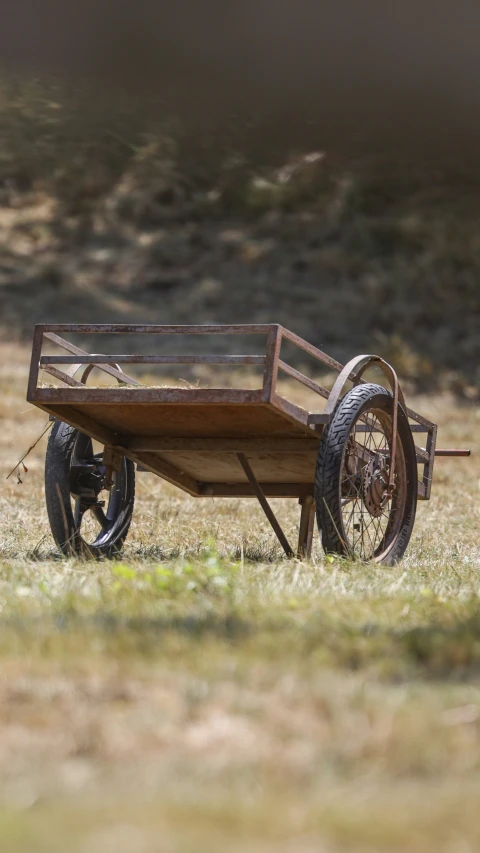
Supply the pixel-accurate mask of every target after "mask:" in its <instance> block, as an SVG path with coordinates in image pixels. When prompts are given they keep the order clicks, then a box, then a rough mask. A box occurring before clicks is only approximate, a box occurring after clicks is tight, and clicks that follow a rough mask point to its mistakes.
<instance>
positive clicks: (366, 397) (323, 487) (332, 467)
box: [315, 382, 418, 566]
mask: <svg viewBox="0 0 480 853" xmlns="http://www.w3.org/2000/svg"><path fill="white" fill-rule="evenodd" d="M369 409H377V410H378V409H380V410H384V411H386V412H387V413H389V414H390V415H391V413H392V409H393V398H392V394H391V393H390V392H389V391H387V390H386V388H383V387H382V386H381V385H375V384H373V383H370V382H368V383H363V384H361V385H358V386H355V387H354V388H352V389H351V391H349V392H348V393H347V394H345V395H344V396H343V397H342V399H341V400H340V401H339V403H338V405H337V408H336V410H335V412H334V415H333V418H332V420H331V421H330V423H329V424H328V425H327V426H326V427H325V429H324V431H323V434H322V438H321V441H320V447H319V451H318V458H317V467H316V476H315V505H316V514H317V524H318V528H319V532H320V534H321V538H322V545H323V548H324V550H325V552H326V553H327V554H328V553H333V554H341V555H343V556H352V553H351V551H349V550H348V549H347V548H346V547H345V545H346V539H347V537H346V534H345V530H344V526H343V517H342V505H341V500H342V496H341V478H342V470H343V464H344V455H345V448H346V445H347V440H348V437H349V434H350V431H351V429H352V427H353V426H354V424H355V422H356V421H357V420H358V418H359V417H360V415H362V414H363V413H365V412H366V411H367V410H369ZM398 439H399V441H400V443H401V445H402V449H403V456H404V459H405V469H406V499H405V505H404V511H403V518H402V521H401V525H400V527H399V531H398V532H397V536H396V539H395V541H394V542H393V543H391V545H390V546H388V547H387V548H386V549H385V553H384V555H379V558H378V559H376V562H378V563H381V564H383V565H389V566H391V565H394V564H395V563H397V562H398V561H399V560H400V559H401V558H402V557H403V554H404V553H405V550H406V548H407V546H408V543H409V541H410V536H411V534H412V530H413V525H414V522H415V513H416V506H417V480H418V475H417V463H416V454H415V444H414V441H413V437H412V431H411V429H410V426H409V423H408V418H407V415H406V413H405V411H404V410H403V408H402V406H401V405H400V404H399V406H398ZM353 556H354V557H355V556H356V555H355V554H353Z"/></svg>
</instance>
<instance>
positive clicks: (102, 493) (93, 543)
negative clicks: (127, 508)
mask: <svg viewBox="0 0 480 853" xmlns="http://www.w3.org/2000/svg"><path fill="white" fill-rule="evenodd" d="M102 459H103V453H102V452H98V453H95V452H94V447H93V442H92V439H91V438H89V437H88V436H86V435H83V433H78V435H77V437H76V439H75V442H74V446H73V450H72V455H71V459H70V497H71V501H72V513H73V522H74V528H75V534H74V535H75V536H76V537H81V539H82V541H83V542H84V543H85V544H86V545H87V546H88V547H89V548H92V549H97V548H102V547H105V546H107V545H108V544H109V541H110V539H111V536H112V532H113V530H114V528H116V527H117V525H118V521H119V519H120V516H121V514H122V511H123V504H124V494H125V484H126V464H125V460H123V461H122V466H121V469H120V471H118V472H117V471H113V472H112V477H111V480H112V485H111V487H110V488H108V489H107V486H106V474H107V470H106V468H105V466H104V465H103V464H102Z"/></svg>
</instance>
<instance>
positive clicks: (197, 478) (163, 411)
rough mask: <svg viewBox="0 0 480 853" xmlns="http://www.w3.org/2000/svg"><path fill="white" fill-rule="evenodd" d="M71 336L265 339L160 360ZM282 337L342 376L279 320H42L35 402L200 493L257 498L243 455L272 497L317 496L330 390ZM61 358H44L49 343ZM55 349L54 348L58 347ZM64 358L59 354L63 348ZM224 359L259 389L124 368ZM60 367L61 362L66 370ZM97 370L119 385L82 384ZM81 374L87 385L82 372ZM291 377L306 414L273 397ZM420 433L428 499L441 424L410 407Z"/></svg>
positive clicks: (31, 396)
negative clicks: (285, 350)
mask: <svg viewBox="0 0 480 853" xmlns="http://www.w3.org/2000/svg"><path fill="white" fill-rule="evenodd" d="M59 333H62V334H65V333H70V334H82V335H85V334H109V335H110V334H113V335H115V334H117V335H118V334H122V335H128V334H133V333H136V334H138V333H142V334H149V335H167V334H170V335H172V334H173V335H179V334H181V335H198V334H234V335H245V334H249V335H251V334H254V335H262V336H263V337H264V338H265V339H266V351H265V354H264V355H256V356H251V355H244V356H231V355H225V356H218V355H192V356H163V355H158V354H157V355H150V356H144V355H138V356H135V355H115V354H102V355H98V354H97V355H92V354H89V353H88V352H86V351H85V350H84V349H80V348H79V347H78V346H76V345H75V344H72V343H71V341H69V340H66V339H64V338H63V337H60V336H59ZM282 341H288V342H290V343H291V344H292V343H293V344H294V345H296V346H297V347H299V348H300V349H302V350H303V351H304V353H307V354H308V356H310V357H313V358H314V359H316V360H317V361H318V362H320V365H319V367H320V366H321V367H322V368H323V369H324V370H325V369H329V370H333V371H335V372H337V373H340V372H341V371H342V365H341V364H339V363H338V362H336V361H335V360H334V359H332V358H330V357H329V356H328V355H326V354H325V353H323V352H321V351H320V350H318V349H317V348H316V347H313V346H312V345H311V344H309V343H307V342H306V341H303V340H302V339H301V338H298V337H297V336H296V335H294V334H293V333H291V332H289V331H288V330H287V329H283V328H282V327H280V326H277V325H265V326H182V327H178V326H120V325H117V326H104V325H97V326H79V325H55V326H37V327H36V331H35V338H34V346H33V352H32V365H31V372H30V380H29V390H28V400H29V401H30V402H31V403H34V404H35V405H36V406H38V407H39V408H41V409H43V410H44V411H46V412H48V413H49V414H50V415H52V416H54V417H56V418H58V419H60V420H62V421H65V422H67V423H69V424H71V425H72V426H74V427H76V428H78V429H80V430H81V431H83V432H85V433H87V434H88V435H90V436H91V437H92V438H94V439H96V440H97V441H100V442H101V443H102V444H104V445H105V446H107V447H109V448H111V449H112V450H113V451H114V452H117V453H119V454H121V455H124V456H127V457H128V458H130V459H132V460H133V461H134V462H137V463H138V465H139V466H141V467H142V468H144V469H146V470H149V471H152V472H153V473H155V474H158V475H159V476H160V477H163V478H164V479H166V480H168V481H169V482H170V483H174V484H175V485H177V486H178V487H179V488H181V489H183V490H185V491H187V492H188V493H190V494H191V495H195V496H199V497H200V496H210V495H219V496H238V497H249V496H254V494H255V492H254V490H253V489H252V485H251V483H250V482H249V479H248V477H247V475H246V473H245V470H244V468H243V467H242V464H241V462H240V460H239V455H238V454H244V455H247V456H248V460H249V464H250V466H251V468H252V470H253V471H254V473H255V477H256V479H257V481H258V483H259V485H260V487H261V489H262V491H263V492H264V494H265V495H267V496H270V497H299V498H302V497H305V496H308V495H312V494H313V488H314V477H315V464H316V457H317V451H318V445H319V442H320V438H321V433H322V430H323V427H324V425H325V424H326V423H328V421H329V419H330V414H328V412H325V411H324V409H325V401H326V400H328V398H329V395H330V392H329V391H328V390H327V389H325V388H323V387H322V386H321V385H319V384H318V383H316V382H314V381H313V380H312V379H310V378H309V377H307V376H305V375H304V374H302V373H301V372H300V371H298V370H296V369H294V368H292V367H290V366H289V365H288V364H287V363H286V362H284V361H283V360H282V359H281V358H280V350H281V346H282ZM45 343H48V344H49V349H50V350H52V349H53V350H55V352H56V354H54V355H51V354H48V355H42V348H43V347H44V344H45ZM52 345H53V346H52ZM59 349H60V350H62V351H63V354H58V350H59ZM132 363H133V364H138V365H151V364H154V365H166V364H167V365H168V364H173V363H177V364H178V363H180V364H190V365H191V364H204V363H207V364H223V365H233V366H238V365H248V364H255V365H260V366H261V367H262V368H263V375H262V384H261V388H259V389H257V390H253V391H252V390H246V389H239V388H196V387H193V388H172V387H167V386H165V387H162V386H150V387H147V386H144V385H140V384H139V383H138V381H137V380H136V379H134V378H132V377H130V376H128V374H127V373H126V372H124V370H123V365H128V364H132ZM57 365H58V366H61V367H62V370H60V369H59V367H57ZM93 366H95V367H98V368H100V369H101V370H102V371H103V373H104V374H105V375H106V376H109V377H110V379H111V381H112V382H115V383H118V384H116V385H114V386H113V387H91V386H87V385H86V384H85V383H86V381H87V378H88V375H89V373H90V371H91V370H92V367H93ZM40 370H43V371H45V372H46V373H47V374H48V379H49V380H50V378H51V377H54V378H55V380H56V381H57V382H59V383H61V384H59V385H58V387H52V386H51V385H50V386H49V387H42V385H41V384H39V372H40ZM79 371H83V376H82V379H81V381H78V379H76V378H75V376H76V375H77V374H78V373H79ZM279 371H282V372H283V373H285V374H287V375H289V376H290V377H291V378H293V379H294V380H297V381H299V382H301V383H302V384H303V385H304V386H306V387H307V388H309V390H310V391H313V392H314V394H315V395H316V399H317V400H318V404H317V406H316V407H315V410H314V411H313V412H311V411H307V410H306V409H303V408H301V407H299V406H297V405H294V404H293V403H291V402H290V401H288V400H286V399H284V398H283V397H281V396H279V395H278V394H277V393H276V381H277V375H278V372H279ZM408 414H409V417H410V419H413V420H414V421H415V426H414V427H413V428H414V429H415V430H416V431H422V432H424V433H426V438H427V441H426V442H425V446H426V449H425V448H424V449H422V448H417V450H418V454H419V457H418V461H419V462H420V463H422V464H423V466H424V475H423V480H422V481H420V482H419V497H421V498H422V497H423V498H426V497H428V496H429V484H430V482H431V469H432V466H433V457H434V453H435V442H434V439H435V431H436V427H435V425H434V424H432V423H431V422H430V421H427V420H426V419H425V418H422V417H421V416H420V415H418V414H417V413H416V412H412V411H411V410H408Z"/></svg>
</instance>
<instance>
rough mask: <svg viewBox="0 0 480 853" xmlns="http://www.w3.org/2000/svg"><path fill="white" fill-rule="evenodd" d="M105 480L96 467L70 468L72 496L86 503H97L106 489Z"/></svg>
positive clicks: (81, 466) (73, 466)
mask: <svg viewBox="0 0 480 853" xmlns="http://www.w3.org/2000/svg"><path fill="white" fill-rule="evenodd" d="M104 480H105V478H104V476H103V474H102V472H101V471H100V470H99V468H98V467H97V466H96V465H72V466H71V468H70V494H72V495H73V497H75V498H81V499H82V501H84V502H86V503H96V502H97V499H98V496H99V494H100V492H101V491H102V490H103V489H104V488H105V482H104Z"/></svg>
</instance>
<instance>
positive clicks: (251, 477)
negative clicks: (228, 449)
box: [237, 453, 294, 557]
mask: <svg viewBox="0 0 480 853" xmlns="http://www.w3.org/2000/svg"><path fill="white" fill-rule="evenodd" d="M237 459H238V461H239V462H240V465H241V466H242V468H243V470H244V471H245V474H246V475H247V479H248V482H249V483H250V485H251V487H252V489H253V491H254V493H255V495H256V496H257V498H258V501H259V503H260V506H261V507H262V509H263V511H264V513H265V515H266V516H267V518H268V520H269V522H270V524H271V526H272V527H273V529H274V531H275V534H276V536H277V539H278V541H279V542H280V544H281V546H282V548H283V550H284V551H285V553H286V555H287V557H293V556H294V553H293V550H292V548H291V547H290V543H289V541H288V539H287V537H286V536H285V534H284V532H283V530H282V528H281V527H280V524H279V523H278V521H277V519H276V517H275V513H274V512H273V510H272V508H271V506H270V504H269V503H268V501H267V499H266V497H265V495H264V494H263V492H262V488H261V486H260V483H259V482H258V480H257V478H256V477H255V474H254V473H253V471H252V469H251V467H250V464H249V462H248V459H247V457H246V456H245V454H244V453H237Z"/></svg>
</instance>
